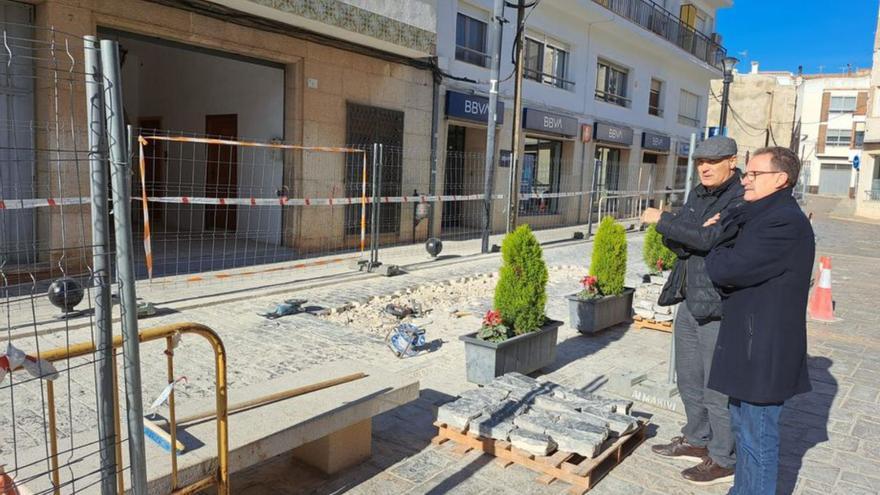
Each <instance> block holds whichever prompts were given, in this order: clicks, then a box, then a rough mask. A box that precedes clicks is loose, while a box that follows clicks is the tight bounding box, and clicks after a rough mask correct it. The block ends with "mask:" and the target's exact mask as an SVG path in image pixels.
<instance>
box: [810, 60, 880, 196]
mask: <svg viewBox="0 0 880 495" xmlns="http://www.w3.org/2000/svg"><path fill="white" fill-rule="evenodd" d="M869 89H870V75H869V73H868V71H855V72H853V73H851V74H815V75H806V76H804V78H803V85H802V87H801V95H802V98H803V107H802V111H801V116H800V120H801V141H800V149H799V152H800V156H801V160H802V161H803V166H804V173H805V174H807V177H806V178H808V179H809V182H808V189H807V191H808V192H809V193H811V194H821V195H828V196H842V197H855V192H856V181H857V179H858V172H857V171H856V170H855V169H854V167H853V158H854V157H857V156H859V155H860V154H861V149H862V146H863V144H864V141H865V115H866V113H867V108H868V106H867V101H868V91H869Z"/></svg>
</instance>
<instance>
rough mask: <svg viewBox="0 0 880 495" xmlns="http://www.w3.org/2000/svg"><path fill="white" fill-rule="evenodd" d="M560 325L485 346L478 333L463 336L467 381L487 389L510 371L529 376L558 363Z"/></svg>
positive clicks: (553, 323) (550, 323)
mask: <svg viewBox="0 0 880 495" xmlns="http://www.w3.org/2000/svg"><path fill="white" fill-rule="evenodd" d="M561 326H562V322H561V321H556V320H549V319H548V320H547V323H545V324H544V326H543V327H541V328H540V329H538V330H536V331H534V332H531V333H527V334H523V335H517V336H516V337H513V338H511V339H507V340H505V341H504V342H497V343H496V342H486V341H485V340H480V339H478V338H477V332H474V333H469V334H467V335H462V336H461V337H459V339H460V340H461V341H462V342H464V354H465V362H466V363H467V380H468V381H469V382H471V383H476V384H479V385H485V384H487V383H489V382H491V381H492V379H493V378H495V377H496V376H501V375H503V374H505V373H509V372H511V371H518V372H520V373H522V374H524V375H525V374H528V373H531V372H533V371H536V370H539V369H541V368H543V367H545V366H548V365H550V364H553V362H554V361H556V336H557V334H558V332H559V327H561Z"/></svg>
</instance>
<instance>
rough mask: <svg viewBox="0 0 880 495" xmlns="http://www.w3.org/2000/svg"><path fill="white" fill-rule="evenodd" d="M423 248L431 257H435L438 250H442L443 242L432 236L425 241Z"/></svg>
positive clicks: (438, 252)
mask: <svg viewBox="0 0 880 495" xmlns="http://www.w3.org/2000/svg"><path fill="white" fill-rule="evenodd" d="M425 250H426V251H428V254H430V255H431V257H433V258H436V257H437V255H438V254H440V251H443V242H441V241H440V239H437V238H436V237H432V238H430V239H428V241H427V242H425Z"/></svg>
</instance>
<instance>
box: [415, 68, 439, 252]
mask: <svg viewBox="0 0 880 495" xmlns="http://www.w3.org/2000/svg"><path fill="white" fill-rule="evenodd" d="M433 83H434V84H433V91H432V92H431V175H430V176H429V177H428V196H433V195H434V194H436V192H437V160H438V156H439V154H440V152H439V150H437V133H438V132H440V131H439V129H440V84H439V82H438V76H437V74H434V77H433ZM431 237H434V201H431V202H430V203H428V238H431ZM413 241H415V235H413Z"/></svg>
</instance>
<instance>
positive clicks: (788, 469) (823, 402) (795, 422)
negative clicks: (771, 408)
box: [776, 356, 838, 494]
mask: <svg viewBox="0 0 880 495" xmlns="http://www.w3.org/2000/svg"><path fill="white" fill-rule="evenodd" d="M831 364H832V361H831V360H830V359H828V358H826V357H821V356H816V357H808V358H807V366H808V367H809V370H810V381H811V382H812V385H813V390H812V391H810V392H808V393H806V394H802V395H798V396H796V397H794V398H792V399H790V400H789V401H788V402H786V403H785V407H784V408H783V410H782V417H781V418H780V420H779V422H780V427H779V429H780V432H779V433H780V448H779V483H778V486H777V490H776V492H777V493H779V494H790V493H794V489H795V485H796V484H797V479H798V474H799V472H800V470H801V467H802V465H803V463H804V456H805V455H806V454H807V452H808V451H809V450H810V449H811V448H813V447H814V446H816V445H818V444H820V443H822V442H827V441H828V417H829V414H830V411H831V406H832V403H833V402H834V398H835V397H836V396H837V392H838V386H837V380H835V379H834V377H833V376H831V372H830V371H829V370H830V368H831Z"/></svg>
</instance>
